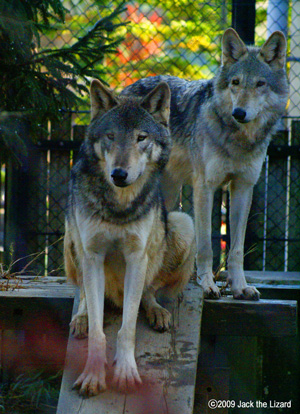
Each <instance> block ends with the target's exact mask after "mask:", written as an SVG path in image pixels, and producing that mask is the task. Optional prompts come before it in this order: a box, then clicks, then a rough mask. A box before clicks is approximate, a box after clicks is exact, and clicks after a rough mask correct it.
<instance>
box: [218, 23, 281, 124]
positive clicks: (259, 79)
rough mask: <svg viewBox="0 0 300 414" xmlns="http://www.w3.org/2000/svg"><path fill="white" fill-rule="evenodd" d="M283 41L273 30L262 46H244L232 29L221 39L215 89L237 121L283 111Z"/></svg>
mask: <svg viewBox="0 0 300 414" xmlns="http://www.w3.org/2000/svg"><path fill="white" fill-rule="evenodd" d="M285 56H286V40H285V37H284V35H283V33H281V32H279V31H277V32H274V33H273V34H272V35H271V36H270V37H269V38H268V40H267V41H266V42H265V44H264V45H263V46H262V47H261V48H257V47H247V46H246V45H245V44H244V43H243V41H242V40H241V39H240V37H239V36H238V34H237V33H236V32H235V31H234V30H233V29H231V28H230V29H227V30H226V31H225V33H224V35H223V42H222V66H221V69H220V72H219V75H218V76H217V82H216V90H217V91H218V92H219V97H220V102H221V103H222V105H223V108H229V110H230V114H231V116H232V119H233V120H234V121H236V122H237V123H239V124H242V123H248V122H251V121H254V120H256V119H258V118H260V117H262V118H263V117H264V116H265V115H266V116H267V117H270V112H273V113H274V114H275V113H276V114H278V116H281V115H282V114H283V112H284V109H285V106H286V102H287V94H288V85H287V79H286V73H285Z"/></svg>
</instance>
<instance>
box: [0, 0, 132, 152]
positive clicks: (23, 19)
mask: <svg viewBox="0 0 300 414" xmlns="http://www.w3.org/2000/svg"><path fill="white" fill-rule="evenodd" d="M123 10H124V8H123V5H122V4H121V5H119V6H117V7H116V8H115V10H114V11H113V12H110V13H109V14H108V15H107V16H105V17H103V18H101V19H100V20H99V21H97V22H96V24H94V26H93V27H92V28H90V30H88V31H85V33H83V34H82V33H81V36H80V37H78V38H76V37H75V40H73V42H72V44H71V45H65V46H64V47H62V48H60V49H57V48H48V49H44V50H39V48H40V45H41V36H42V35H45V34H47V33H48V32H51V31H53V28H54V27H55V26H54V25H55V24H59V25H62V24H63V22H64V18H65V12H66V9H65V8H64V7H63V5H62V1H61V0H42V1H40V0H34V1H27V0H2V1H1V2H0V45H1V48H0V77H1V79H2V82H1V84H0V94H1V97H2V99H1V106H0V110H1V117H0V147H1V148H5V149H6V153H13V154H14V155H15V156H16V158H17V159H20V156H21V154H22V152H23V151H24V144H23V143H22V137H20V135H19V134H18V133H16V132H15V128H13V127H11V126H10V125H8V124H10V123H11V122H9V121H8V118H9V117H10V116H13V117H18V118H20V117H21V118H22V119H23V120H24V121H25V122H26V123H27V124H29V125H30V135H31V137H33V138H37V137H38V136H39V134H41V133H42V132H43V128H44V130H45V129H46V126H47V122H48V120H50V121H51V120H56V121H57V122H60V120H61V117H62V113H61V110H67V111H69V110H71V109H75V108H76V106H78V105H79V104H80V102H81V98H82V96H84V94H85V93H86V92H87V87H86V84H87V83H88V82H89V79H88V78H89V77H92V76H93V77H94V76H95V77H98V78H101V77H103V74H104V73H105V68H104V67H103V65H102V66H101V65H98V67H97V68H96V67H95V65H96V64H99V63H100V62H102V61H103V58H104V56H106V55H107V54H111V53H114V52H115V50H116V47H117V45H118V44H119V43H120V42H121V40H122V38H121V37H120V36H117V37H116V36H114V35H113V33H114V32H115V31H116V30H117V29H118V28H119V27H120V26H124V24H125V23H116V22H115V21H116V18H117V16H118V15H119V14H120V13H121V12H122V11H123ZM7 125H8V126H7Z"/></svg>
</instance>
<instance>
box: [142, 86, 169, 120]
mask: <svg viewBox="0 0 300 414" xmlns="http://www.w3.org/2000/svg"><path fill="white" fill-rule="evenodd" d="M170 101H171V92H170V88H169V85H168V84H167V83H166V82H160V83H159V84H158V85H157V86H156V88H154V89H153V90H152V91H151V92H150V93H148V95H147V96H145V98H144V99H143V101H142V107H143V108H144V109H146V111H147V112H149V113H150V114H151V115H152V116H153V118H154V119H156V121H158V122H159V123H161V124H163V125H165V126H168V124H169V118H170Z"/></svg>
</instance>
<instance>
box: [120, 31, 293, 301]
mask: <svg viewBox="0 0 300 414" xmlns="http://www.w3.org/2000/svg"><path fill="white" fill-rule="evenodd" d="M285 55H286V41H285V37H284V35H283V34H282V33H281V32H274V33H273V34H272V35H271V36H270V37H269V39H268V40H267V41H266V43H265V44H264V45H263V46H262V48H260V49H259V48H257V47H246V46H245V44H244V43H243V42H242V40H241V39H240V38H239V36H238V34H237V33H236V32H235V31H234V30H233V29H231V28H230V29H227V30H226V31H225V33H224V36H223V44H222V65H221V67H220V70H219V73H218V74H217V76H216V77H215V78H213V79H212V80H209V81H186V80H183V79H179V78H176V77H171V76H157V77H149V78H146V79H142V80H140V81H138V82H136V83H135V84H133V85H131V86H129V87H128V88H126V89H125V90H124V91H123V94H127V93H133V92H134V93H136V94H138V95H141V96H144V95H145V94H147V93H148V92H149V91H150V90H151V89H152V88H154V87H155V85H157V84H158V82H161V81H165V82H167V83H168V85H169V87H170V89H171V114H170V129H171V135H172V138H173V148H172V153H171V156H170V160H169V163H168V165H167V167H166V170H165V172H164V183H165V185H164V186H163V190H164V194H165V198H166V203H167V208H172V207H173V206H174V204H175V202H176V199H177V197H178V193H179V189H180V187H181V185H182V184H183V183H191V184H192V185H193V189H194V191H193V195H194V212H195V226H196V241H197V275H198V278H199V281H200V283H201V285H202V287H203V289H204V294H205V296H206V297H210V298H218V297H219V296H220V292H219V289H218V288H217V286H216V285H215V283H214V277H213V273H212V259H213V254H212V248H211V212H212V207H213V196H214V192H215V190H216V189H217V188H218V187H220V186H222V185H224V184H226V183H229V189H230V199H231V200H230V201H231V204H230V224H231V226H230V228H231V247H230V252H229V257H228V282H229V284H230V285H231V290H232V293H233V296H234V298H236V299H252V300H258V299H259V292H258V291H257V290H256V289H255V288H254V287H249V286H248V285H247V283H246V279H245V276H244V270H243V256H244V239H245V231H246V225H247V219H248V215H249V210H250V206H251V201H252V193H253V186H254V185H255V183H256V182H257V180H258V178H259V175H260V171H261V168H262V164H263V161H264V159H265V156H266V152H267V147H268V144H269V142H270V139H271V135H272V133H273V132H274V130H275V127H276V123H277V121H278V120H279V118H280V117H281V116H282V115H283V113H284V109H285V107H286V103H287V96H288V84H287V79H286V72H285Z"/></svg>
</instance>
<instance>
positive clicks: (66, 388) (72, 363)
mask: <svg viewBox="0 0 300 414" xmlns="http://www.w3.org/2000/svg"><path fill="white" fill-rule="evenodd" d="M77 301H78V299H77V300H76V302H75V306H74V311H76V307H77ZM202 306H203V299H202V297H201V289H200V288H199V286H197V285H196V284H195V283H193V282H191V283H189V285H188V286H187V288H186V289H185V292H184V298H183V300H182V301H181V302H180V303H179V302H178V303H177V304H176V305H175V307H173V311H172V313H173V326H172V328H171V331H170V332H165V333H163V334H161V333H158V332H155V331H153V329H151V328H150V327H149V324H148V323H147V321H146V318H145V315H144V314H143V313H142V312H141V313H140V315H139V318H138V323H137V334H136V338H137V340H136V361H137V365H138V369H139V372H140V375H141V377H142V380H143V386H141V388H140V389H138V391H137V392H136V393H133V394H129V395H122V394H120V393H118V392H115V391H114V390H112V389H111V388H110V387H109V385H108V388H109V390H108V391H107V392H105V393H103V394H101V395H99V396H97V397H93V398H90V399H84V398H82V397H80V396H79V395H78V392H77V391H72V390H71V388H72V384H73V382H74V381H75V380H76V378H77V376H78V375H79V374H80V372H81V370H82V369H83V367H84V362H85V360H86V352H87V340H76V339H74V338H73V337H71V336H70V338H69V344H68V349H67V361H66V367H65V370H64V376H63V381H62V387H61V393H60V399H59V403H58V409H57V413H58V414H65V413H67V412H70V413H75V412H76V413H78V414H80V413H82V414H95V413H99V414H100V413H101V414H122V413H128V414H141V413H143V414H146V413H147V412H148V411H147V410H149V405H150V407H151V413H155V414H167V413H184V414H189V413H190V414H192V412H193V406H194V394H195V383H196V372H197V361H198V353H199V338H200V324H201V311H202ZM120 326H121V314H120V313H118V314H117V313H113V312H110V313H109V315H106V317H105V325H104V331H105V333H106V336H107V343H108V365H109V367H110V369H109V371H110V372H109V374H108V377H110V376H111V375H112V372H111V366H112V362H113V357H114V354H115V343H116V338H117V332H118V330H119V328H120ZM108 383H109V379H108ZM147 407H148V408H147ZM149 414H150V411H149Z"/></svg>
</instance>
